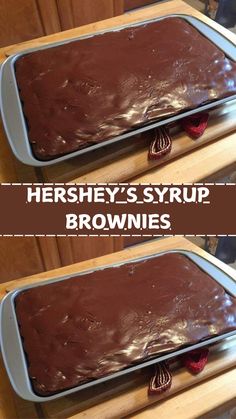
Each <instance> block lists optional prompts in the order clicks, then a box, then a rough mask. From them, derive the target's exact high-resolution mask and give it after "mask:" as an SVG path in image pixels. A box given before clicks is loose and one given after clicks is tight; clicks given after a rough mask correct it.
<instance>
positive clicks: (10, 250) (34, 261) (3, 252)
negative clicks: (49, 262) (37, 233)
mask: <svg viewBox="0 0 236 419" xmlns="http://www.w3.org/2000/svg"><path fill="white" fill-rule="evenodd" d="M44 270H45V268H44V263H43V259H42V255H41V252H40V248H39V246H38V242H37V240H36V238H34V237H32V238H31V237H29V238H28V237H9V238H8V237H1V238H0V282H1V283H2V282H7V281H10V280H12V279H17V278H21V277H23V276H28V275H33V274H35V273H38V272H43V271H44Z"/></svg>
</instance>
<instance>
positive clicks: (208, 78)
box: [15, 17, 236, 160]
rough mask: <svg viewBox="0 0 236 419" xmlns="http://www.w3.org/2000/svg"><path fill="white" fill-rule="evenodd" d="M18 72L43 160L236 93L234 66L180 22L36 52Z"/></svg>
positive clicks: (38, 153)
mask: <svg viewBox="0 0 236 419" xmlns="http://www.w3.org/2000/svg"><path fill="white" fill-rule="evenodd" d="M15 67H16V78H17V83H18V87H19V90H20V97H21V100H22V102H23V110H24V114H25V117H26V120H27V124H28V135H29V139H30V142H31V145H32V148H33V152H34V154H35V156H36V157H37V158H38V159H40V160H44V159H51V158H55V157H58V156H60V155H64V154H66V153H70V152H73V151H76V150H79V149H81V148H84V147H88V146H89V145H92V144H95V143H98V142H101V141H105V140H107V139H109V138H113V137H116V136H117V135H120V134H123V133H126V132H127V131H130V130H131V129H133V128H138V127H139V126H142V125H144V124H148V123H150V122H153V121H155V120H158V119H160V118H162V119H163V118H165V117H168V116H172V115H175V114H177V113H179V112H181V111H184V110H187V109H193V108H196V107H198V106H199V105H202V104H204V103H206V102H211V101H214V100H216V99H220V98H223V97H226V96H230V95H233V94H235V93H236V64H235V63H234V62H232V61H230V60H229V59H228V58H226V57H225V55H224V53H223V52H222V51H221V50H219V49H218V48H217V47H216V46H215V45H214V44H213V43H211V42H210V41H209V40H207V39H206V38H205V37H204V36H203V35H201V34H200V33H199V32H198V31H197V30H196V29H195V28H193V27H192V26H191V25H190V24H188V23H187V22H186V21H184V20H183V19H181V18H174V17H173V18H165V19H163V20H160V21H157V22H154V23H149V24H144V25H141V26H137V27H133V28H127V29H123V30H120V31H115V32H109V33H105V34H103V35H98V36H94V37H90V38H87V39H84V40H80V41H75V42H71V43H68V44H65V45H62V46H58V47H54V48H50V49H45V50H42V51H37V52H34V53H30V54H27V55H25V56H23V57H21V58H19V59H18V60H17V61H16V65H15Z"/></svg>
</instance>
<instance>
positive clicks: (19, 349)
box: [0, 250, 236, 402]
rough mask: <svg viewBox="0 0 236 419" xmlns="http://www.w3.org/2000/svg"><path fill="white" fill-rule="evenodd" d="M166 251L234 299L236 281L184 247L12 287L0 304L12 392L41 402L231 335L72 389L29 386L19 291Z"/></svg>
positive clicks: (0, 330) (1, 332) (0, 336)
mask: <svg viewBox="0 0 236 419" xmlns="http://www.w3.org/2000/svg"><path fill="white" fill-rule="evenodd" d="M167 253H180V254H182V255H184V256H187V257H188V258H189V259H191V260H192V261H193V262H194V263H195V264H196V265H198V266H199V267H200V268H201V269H202V270H203V271H205V272H206V273H208V274H209V275H210V276H211V277H212V278H213V279H214V280H215V281H217V282H218V283H219V284H220V285H221V286H222V287H223V288H225V290H226V291H227V292H228V293H230V294H231V295H232V296H233V297H235V298H236V282H235V281H234V280H233V278H231V277H230V276H228V275H227V274H226V273H225V272H224V271H222V270H221V269H219V268H218V267H216V266H215V265H214V264H212V263H211V262H209V261H207V260H206V259H204V258H203V257H201V256H199V255H197V254H195V253H193V252H189V251H185V250H172V251H169V252H161V253H158V254H153V255H150V256H146V257H142V258H136V259H131V260H129V261H126V262H121V263H117V264H113V265H107V266H103V267H100V268H97V269H90V270H88V271H83V272H79V273H76V274H73V275H71V276H63V277H60V278H53V279H50V280H47V281H44V282H41V283H35V284H34V285H29V286H25V287H23V288H19V289H16V290H14V291H12V292H10V293H9V294H7V295H6V296H5V297H4V299H3V300H2V303H1V309H0V342H1V351H2V356H3V360H4V364H5V367H6V370H7V373H8V376H9V379H10V381H11V384H12V387H13V388H14V390H15V391H16V393H17V394H18V395H19V396H20V397H22V398H23V399H26V400H30V401H32V402H45V401H49V400H54V399H57V398H59V397H63V396H66V395H68V394H71V393H75V392H77V391H79V390H83V389H86V388H88V387H92V386H95V385H96V384H100V383H102V382H105V381H108V380H111V379H113V378H117V377H120V376H121V375H125V374H128V373H131V372H133V371H135V370H138V369H141V368H144V367H147V366H150V365H152V364H156V363H157V362H160V361H164V360H166V359H169V358H173V357H176V356H178V355H181V354H183V353H185V352H188V351H191V350H193V349H197V348H200V347H203V346H207V345H211V344H213V343H215V342H217V341H219V340H222V339H225V338H228V337H230V336H233V335H235V334H236V330H235V331H232V332H229V333H225V334H222V335H219V336H214V337H211V338H209V339H206V340H204V341H202V342H200V343H197V344H194V345H191V346H188V347H184V348H181V349H179V350H176V351H172V352H171V353H166V354H164V355H161V356H159V357H155V358H152V359H149V360H148V361H146V362H142V363H140V364H136V365H134V366H131V367H128V368H126V369H124V370H121V371H119V372H116V373H114V374H111V375H109V376H106V377H103V378H100V379H96V380H93V381H90V382H88V383H86V384H82V385H79V386H77V387H74V388H72V389H69V390H66V391H62V392H60V393H57V394H54V395H52V396H44V397H43V396H38V395H37V394H36V393H35V392H34V391H33V389H32V386H31V382H30V378H29V375H28V370H27V360H26V355H25V353H24V349H23V345H22V340H21V337H20V332H19V327H18V323H17V318H16V313H15V303H14V300H15V297H16V296H17V295H18V294H19V293H20V292H22V291H23V290H26V289H30V288H34V287H38V286H44V285H47V284H50V283H52V282H58V281H66V280H67V279H69V278H73V277H75V276H81V275H85V274H88V273H91V272H94V271H98V270H101V269H106V268H109V267H114V268H115V267H119V266H121V265H124V264H129V263H133V262H138V261H143V260H147V259H150V258H153V257H157V256H161V255H163V254H167Z"/></svg>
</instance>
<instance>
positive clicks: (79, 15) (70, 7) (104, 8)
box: [57, 0, 123, 30]
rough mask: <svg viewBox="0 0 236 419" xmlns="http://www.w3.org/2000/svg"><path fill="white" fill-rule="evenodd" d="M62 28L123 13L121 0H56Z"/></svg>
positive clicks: (69, 27)
mask: <svg viewBox="0 0 236 419" xmlns="http://www.w3.org/2000/svg"><path fill="white" fill-rule="evenodd" d="M57 6H58V12H59V18H60V22H61V26H62V30H66V29H71V28H74V27H76V26H82V25H86V24H87V23H92V22H97V21H99V20H103V19H108V18H109V17H113V16H116V15H118V14H122V13H123V0H57Z"/></svg>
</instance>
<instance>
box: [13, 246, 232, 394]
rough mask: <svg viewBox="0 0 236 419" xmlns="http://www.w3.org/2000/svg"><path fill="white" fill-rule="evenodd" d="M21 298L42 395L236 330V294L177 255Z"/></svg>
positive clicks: (32, 371) (32, 372) (19, 308)
mask: <svg viewBox="0 0 236 419" xmlns="http://www.w3.org/2000/svg"><path fill="white" fill-rule="evenodd" d="M15 304H16V315H17V320H18V323H19V326H20V333H21V336H22V340H23V346H24V350H25V353H26V355H27V359H28V371H29V376H30V378H31V381H32V385H33V388H34V391H35V392H36V393H37V394H41V395H49V394H53V393H55V392H59V391H61V390H65V389H68V388H71V387H75V386H77V385H79V384H80V383H84V382H87V381H89V380H92V379H96V378H99V377H103V376H106V375H108V374H111V373H114V372H116V371H119V370H121V369H123V368H125V367H128V366H131V365H133V364H135V363H140V362H142V361H144V360H147V359H148V358H150V357H152V356H154V355H160V354H163V353H165V352H167V351H174V350H176V349H177V348H180V347H183V346H188V345H191V344H193V343H196V342H199V341H201V340H202V339H206V338H208V337H211V336H214V335H220V334H223V333H226V332H228V331H231V330H235V329H236V299H234V298H233V297H231V296H230V295H229V294H227V293H226V292H225V290H224V289H223V288H222V287H221V286H220V285H219V284H218V283H217V282H216V281H214V280H213V279H212V278H211V277H210V276H209V275H208V274H206V273H204V272H203V271H202V270H201V269H200V268H199V267H198V266H197V265H195V264H194V263H193V262H192V261H191V260H190V259H189V258H187V257H185V256H183V255H181V254H178V253H175V254H167V255H162V256H159V257H154V258H152V259H149V260H146V261H142V262H133V263H129V264H124V265H122V266H120V267H116V268H106V269H104V270H99V271H96V272H93V273H90V274H84V275H82V276H79V277H75V278H71V279H68V280H65V281H62V282H57V283H52V284H49V285H44V286H40V287H36V288H32V289H29V290H26V291H23V292H21V293H20V294H18V295H17V297H16V300H15Z"/></svg>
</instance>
